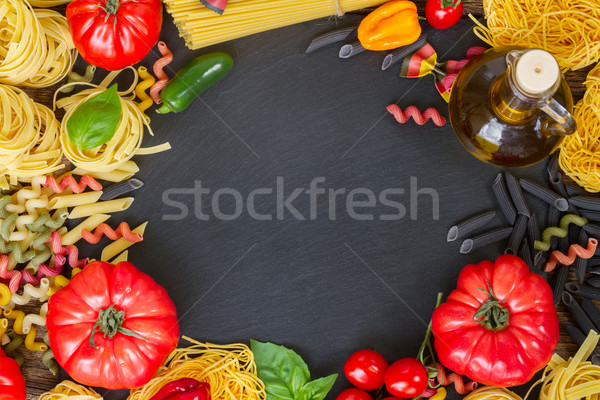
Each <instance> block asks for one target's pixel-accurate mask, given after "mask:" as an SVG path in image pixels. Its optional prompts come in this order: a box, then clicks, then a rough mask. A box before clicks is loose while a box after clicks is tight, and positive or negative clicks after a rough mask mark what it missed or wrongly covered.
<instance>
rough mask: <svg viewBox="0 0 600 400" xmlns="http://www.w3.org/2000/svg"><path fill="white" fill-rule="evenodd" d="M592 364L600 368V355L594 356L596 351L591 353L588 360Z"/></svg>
mask: <svg viewBox="0 0 600 400" xmlns="http://www.w3.org/2000/svg"><path fill="white" fill-rule="evenodd" d="M590 360H591V361H592V364H594V365H599V366H600V355H597V354H596V351H594V352H593V353H592V358H590Z"/></svg>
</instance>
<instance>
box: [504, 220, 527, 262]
mask: <svg viewBox="0 0 600 400" xmlns="http://www.w3.org/2000/svg"><path fill="white" fill-rule="evenodd" d="M528 219H529V218H528V217H527V216H526V215H523V214H519V215H517V220H516V221H515V224H514V225H513V230H512V233H511V234H510V238H509V239H508V244H507V246H506V249H505V250H504V254H517V253H518V251H519V248H520V247H521V242H523V237H525V231H526V230H527V220H528Z"/></svg>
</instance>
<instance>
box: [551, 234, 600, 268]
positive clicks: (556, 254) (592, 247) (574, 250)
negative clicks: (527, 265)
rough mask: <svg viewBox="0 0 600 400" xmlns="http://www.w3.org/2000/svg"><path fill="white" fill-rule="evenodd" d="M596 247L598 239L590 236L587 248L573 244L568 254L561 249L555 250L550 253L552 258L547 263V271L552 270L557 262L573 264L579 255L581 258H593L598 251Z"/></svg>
mask: <svg viewBox="0 0 600 400" xmlns="http://www.w3.org/2000/svg"><path fill="white" fill-rule="evenodd" d="M596 247H598V240H596V239H594V238H590V239H589V240H588V244H587V249H586V248H585V247H583V246H580V245H578V244H576V243H575V244H572V245H571V247H569V252H568V254H564V253H562V252H560V251H559V250H554V251H553V252H552V253H551V254H550V258H549V259H548V262H547V263H546V268H545V270H546V271H552V270H553V269H554V267H556V264H558V263H561V264H562V265H571V264H573V263H574V262H575V260H576V259H577V257H581V258H592V257H593V255H594V253H595V252H596Z"/></svg>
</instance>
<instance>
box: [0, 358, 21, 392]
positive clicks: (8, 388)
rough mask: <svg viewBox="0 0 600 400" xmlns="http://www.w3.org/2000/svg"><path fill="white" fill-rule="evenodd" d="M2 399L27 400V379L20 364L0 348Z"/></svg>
mask: <svg viewBox="0 0 600 400" xmlns="http://www.w3.org/2000/svg"><path fill="white" fill-rule="evenodd" d="M0 400H25V379H23V375H21V369H20V368H19V364H17V362H16V361H15V360H13V359H12V358H9V357H6V355H5V354H4V352H3V351H2V349H0Z"/></svg>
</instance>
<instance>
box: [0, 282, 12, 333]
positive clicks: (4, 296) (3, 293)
mask: <svg viewBox="0 0 600 400" xmlns="http://www.w3.org/2000/svg"><path fill="white" fill-rule="evenodd" d="M11 298H12V293H11V291H10V289H9V288H8V286H6V285H5V284H4V283H0V307H1V306H5V305H7V304H8V303H10V300H11ZM0 336H2V334H0Z"/></svg>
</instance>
